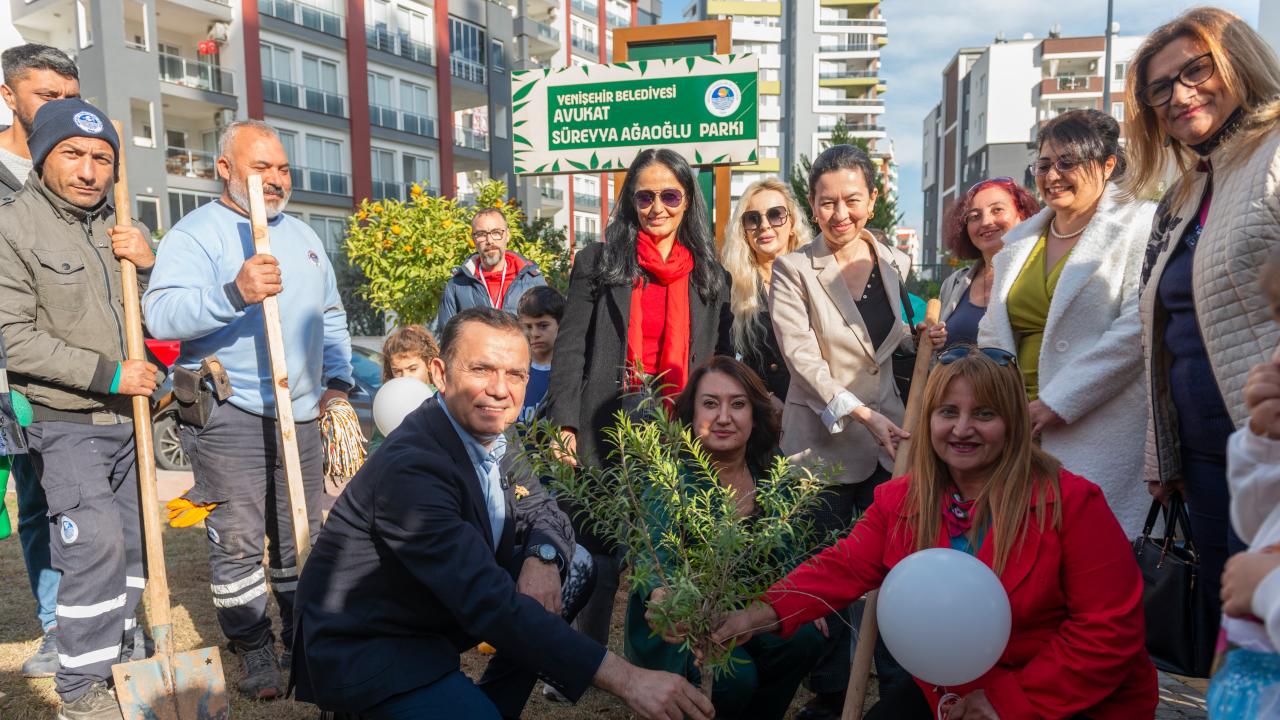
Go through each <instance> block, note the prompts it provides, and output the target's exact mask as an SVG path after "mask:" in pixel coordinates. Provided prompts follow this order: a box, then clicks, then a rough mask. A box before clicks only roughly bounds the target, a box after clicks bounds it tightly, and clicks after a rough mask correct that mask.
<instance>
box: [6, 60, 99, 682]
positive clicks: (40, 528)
mask: <svg viewBox="0 0 1280 720" xmlns="http://www.w3.org/2000/svg"><path fill="white" fill-rule="evenodd" d="M0 66H2V67H3V68H4V85H0V97H3V98H4V102H5V104H6V105H8V106H9V110H10V111H11V112H12V113H13V119H14V122H13V124H12V125H10V126H9V127H7V128H4V129H3V130H0V196H2V195H8V194H10V193H15V192H18V190H20V189H21V188H22V184H23V183H25V182H26V181H27V176H28V175H29V174H31V150H30V149H28V148H27V138H28V137H30V135H31V130H32V125H33V124H34V123H35V118H36V110H39V109H40V106H42V105H44V104H45V103H47V102H49V101H50V100H58V99H60V98H73V97H80V80H79V75H78V71H77V70H76V64H75V63H74V62H72V61H71V58H69V57H67V56H66V54H64V53H63V52H62V51H61V50H58V49H57V48H51V47H49V46H48V45H37V44H34V43H30V44H27V45H18V46H17V47H11V48H9V49H8V50H5V51H4V53H2V54H0ZM10 462H11V464H12V475H13V484H14V488H15V489H16V490H17V494H18V539H19V541H20V542H21V544H22V560H23V563H24V564H26V566H27V578H28V579H29V580H30V582H31V594H32V595H34V596H35V598H36V617H37V618H39V620H40V627H41V630H42V631H43V632H44V638H43V639H42V640H41V642H40V646H39V647H38V648H37V649H36V651H35V652H34V653H33V654H32V655H31V657H29V658H27V660H26V662H24V663H23V664H22V674H23V676H24V677H29V678H42V677H53V675H54V673H56V672H58V646H57V640H56V636H57V631H58V620H57V617H56V615H55V614H54V609H55V608H56V606H57V602H58V572H57V571H56V570H54V569H53V563H52V561H51V560H50V558H49V518H48V513H49V505H48V502H47V501H46V499H45V496H44V490H42V489H41V488H40V481H39V479H37V478H36V474H35V470H34V469H33V468H32V467H31V463H30V461H29V460H28V459H27V457H26V456H25V455H14V456H13V457H12V458H10Z"/></svg>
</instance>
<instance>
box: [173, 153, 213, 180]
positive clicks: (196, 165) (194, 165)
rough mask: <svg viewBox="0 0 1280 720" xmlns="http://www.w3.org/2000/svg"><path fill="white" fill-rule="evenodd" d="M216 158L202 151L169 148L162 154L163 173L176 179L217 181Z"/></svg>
mask: <svg viewBox="0 0 1280 720" xmlns="http://www.w3.org/2000/svg"><path fill="white" fill-rule="evenodd" d="M216 161H217V158H215V157H214V155H213V153H211V152H206V151H204V150H193V149H191V148H184V147H173V146H170V147H169V148H167V149H166V150H165V153H164V171H165V173H166V174H168V175H176V176H177V177H189V178H203V179H205V180H216V179H218V173H217V164H216Z"/></svg>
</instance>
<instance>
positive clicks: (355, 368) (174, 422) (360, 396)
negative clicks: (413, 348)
mask: <svg viewBox="0 0 1280 720" xmlns="http://www.w3.org/2000/svg"><path fill="white" fill-rule="evenodd" d="M378 347H381V345H378ZM351 367H352V376H353V378H354V380H355V386H354V387H353V388H352V389H351V395H350V400H351V406H352V407H354V408H355V411H356V417H358V418H360V430H361V431H362V432H363V433H364V437H365V440H366V441H367V440H368V439H369V438H370V437H372V436H373V396H374V395H376V394H377V392H378V388H380V387H382V355H381V354H380V353H379V352H378V351H377V350H373V349H371V348H369V347H367V344H362V343H352V345H351ZM172 392H173V386H172V383H171V382H170V379H169V378H165V381H164V384H163V385H161V386H160V387H159V388H157V389H156V394H155V395H154V396H152V397H153V401H154V402H155V403H157V404H162V405H163V404H164V403H165V402H166V400H165V399H166V398H167V396H168V395H169V394H170V393H172ZM177 411H178V408H177V406H176V405H174V404H172V403H169V404H167V405H164V409H162V410H161V411H160V412H159V413H157V414H156V415H155V417H154V418H153V425H154V430H153V434H154V435H155V445H156V465H157V466H159V467H160V468H161V469H162V470H190V469H191V459H190V458H188V457H187V454H186V453H185V452H183V450H182V440H181V437H180V436H179V435H178V412H177Z"/></svg>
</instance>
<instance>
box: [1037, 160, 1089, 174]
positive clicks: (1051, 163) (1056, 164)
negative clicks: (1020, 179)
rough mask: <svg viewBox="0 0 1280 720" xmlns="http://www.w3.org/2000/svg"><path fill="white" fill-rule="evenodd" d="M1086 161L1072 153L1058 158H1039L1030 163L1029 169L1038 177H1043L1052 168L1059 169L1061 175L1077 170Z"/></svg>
mask: <svg viewBox="0 0 1280 720" xmlns="http://www.w3.org/2000/svg"><path fill="white" fill-rule="evenodd" d="M1084 163H1085V161H1084V160H1081V159H1080V158H1078V157H1072V156H1071V155H1064V156H1062V157H1060V158H1058V159H1057V160H1048V159H1046V160H1037V161H1035V162H1033V163H1031V164H1030V165H1028V166H1027V169H1028V170H1030V171H1031V174H1032V175H1035V176H1036V177H1042V176H1044V175H1048V174H1049V169H1050V168H1053V169H1054V170H1057V171H1058V174H1059V175H1066V174H1067V173H1069V172H1071V171H1072V170H1075V169H1076V168H1078V167H1080V166H1081V165H1083V164H1084Z"/></svg>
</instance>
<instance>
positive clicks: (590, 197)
mask: <svg viewBox="0 0 1280 720" xmlns="http://www.w3.org/2000/svg"><path fill="white" fill-rule="evenodd" d="M573 209H574V210H599V209H600V193H580V192H575V193H574V194H573Z"/></svg>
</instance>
